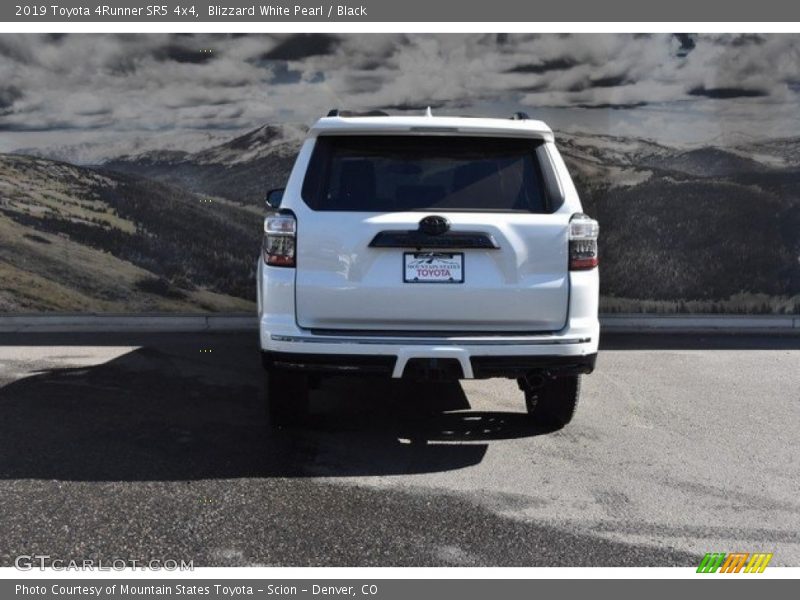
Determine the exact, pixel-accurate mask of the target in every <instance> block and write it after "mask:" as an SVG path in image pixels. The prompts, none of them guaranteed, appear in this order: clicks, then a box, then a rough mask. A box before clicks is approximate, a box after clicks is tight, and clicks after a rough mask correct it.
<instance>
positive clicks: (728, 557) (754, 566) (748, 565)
mask: <svg viewBox="0 0 800 600" xmlns="http://www.w3.org/2000/svg"><path fill="white" fill-rule="evenodd" d="M771 560H772V554H771V553H770V554H768V553H765V552H756V553H753V554H750V553H749V552H730V553H725V552H709V553H708V554H706V555H705V556H704V557H703V560H702V561H700V566H699V567H697V572H698V573H717V572H719V573H740V572H741V573H763V572H764V569H766V568H767V565H768V564H769V561H771Z"/></svg>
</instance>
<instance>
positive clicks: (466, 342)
mask: <svg viewBox="0 0 800 600" xmlns="http://www.w3.org/2000/svg"><path fill="white" fill-rule="evenodd" d="M270 339H271V340H272V341H273V342H293V343H303V344H364V345H374V346H509V345H513V346H561V345H569V344H588V343H589V342H591V341H592V338H590V337H579V338H558V339H552V338H536V337H525V338H521V337H493V338H491V339H487V338H381V339H375V338H365V337H355V336H353V337H347V336H344V337H341V336H340V337H328V336H325V337H321V336H301V335H276V334H272V335H270Z"/></svg>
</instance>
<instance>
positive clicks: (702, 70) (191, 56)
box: [0, 33, 800, 314]
mask: <svg viewBox="0 0 800 600" xmlns="http://www.w3.org/2000/svg"><path fill="white" fill-rule="evenodd" d="M799 65H800V35H797V34H777V33H776V34H725V33H710V34H691V33H653V34H525V33H514V34H503V33H469V34H467V33H463V34H400V33H397V34H395V33H384V34H361V33H360V34H329V33H325V34H322V33H319V34H301V33H298V34H211V33H191V34H189V33H187V34H168V33H164V34H160V33H158V34H156V33H150V34H125V35H121V34H85V33H74V34H73V33H70V34H67V33H56V34H38V33H19V34H12V33H2V34H0V313H24V312H40V311H89V312H164V311H178V312H195V311H230V312H240V311H252V310H253V309H254V305H255V302H254V300H255V290H254V270H255V265H256V260H257V257H258V254H259V245H260V238H261V231H262V219H263V215H264V206H263V198H264V195H265V192H266V191H267V190H268V189H270V188H274V187H281V186H283V185H284V183H285V181H286V178H287V175H288V173H289V171H290V169H291V166H292V163H293V161H294V157H295V155H296V152H297V150H298V148H299V145H300V143H301V141H302V139H303V137H304V135H305V132H306V130H307V125H308V124H309V123H311V122H312V121H313V120H314V119H315V118H316V117H318V116H319V115H322V114H325V113H326V112H327V111H328V110H329V109H330V108H333V107H339V108H349V109H355V110H373V109H382V110H386V111H387V112H390V113H393V114H406V115H408V114H424V111H425V110H426V107H431V108H432V110H433V112H434V114H442V115H447V114H449V115H479V116H494V117H508V116H509V115H511V114H512V113H513V112H515V111H525V112H527V113H529V114H531V116H532V117H534V118H539V119H542V120H544V121H546V122H547V123H548V124H550V125H551V126H552V127H553V129H554V130H555V131H556V138H557V143H558V144H559V145H560V147H561V150H562V153H563V154H564V157H565V159H566V161H567V163H568V166H569V168H570V169H571V171H572V173H573V175H574V177H575V180H576V184H577V186H578V188H579V192H580V194H581V196H582V199H583V202H584V206H585V209H586V212H588V213H589V214H590V215H591V216H593V217H595V218H597V219H598V220H599V221H600V224H601V295H602V298H601V304H602V310H604V311H607V312H611V311H616V312H636V311H647V312H703V313H707V312H717V313H795V314H796V313H800V68H798V66H799ZM296 123H300V124H296Z"/></svg>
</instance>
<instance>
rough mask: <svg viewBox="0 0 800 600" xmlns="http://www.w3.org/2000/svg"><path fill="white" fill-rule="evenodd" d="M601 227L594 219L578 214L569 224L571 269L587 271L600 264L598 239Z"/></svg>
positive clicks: (573, 216)
mask: <svg viewBox="0 0 800 600" xmlns="http://www.w3.org/2000/svg"><path fill="white" fill-rule="evenodd" d="M599 234H600V225H599V224H598V223H597V221H595V220H594V219H591V218H589V217H588V216H586V215H584V214H582V213H578V214H574V215H572V219H570V222H569V269H570V271H586V270H588V269H594V268H595V267H596V266H597V265H598V264H599V262H600V261H599V256H598V253H597V237H598V235H599Z"/></svg>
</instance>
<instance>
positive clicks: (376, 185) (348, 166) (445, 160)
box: [302, 135, 547, 213]
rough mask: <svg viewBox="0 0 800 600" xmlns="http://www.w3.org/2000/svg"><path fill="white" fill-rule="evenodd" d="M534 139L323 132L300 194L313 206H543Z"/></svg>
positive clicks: (514, 208) (541, 209)
mask: <svg viewBox="0 0 800 600" xmlns="http://www.w3.org/2000/svg"><path fill="white" fill-rule="evenodd" d="M541 144H542V142H541V141H537V140H530V139H526V140H517V139H506V138H488V137H467V136H411V135H408V136H400V135H395V136H373V135H369V136H368V135H363V136H352V135H351V136H320V137H319V138H317V143H316V145H315V147H314V153H313V154H312V157H311V162H310V164H309V168H308V171H307V173H306V178H305V181H304V182H303V192H302V193H303V199H304V200H305V202H306V204H308V205H309V207H310V208H312V209H313V210H322V211H325V210H330V211H365V212H392V211H415V210H430V209H437V210H456V211H458V210H464V211H504V212H508V211H522V212H533V213H543V212H547V202H546V200H545V194H544V188H543V185H542V176H541V172H540V169H539V164H538V161H537V160H536V154H535V151H536V148H537V146H539V145H541Z"/></svg>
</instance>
